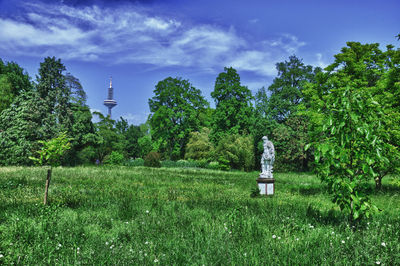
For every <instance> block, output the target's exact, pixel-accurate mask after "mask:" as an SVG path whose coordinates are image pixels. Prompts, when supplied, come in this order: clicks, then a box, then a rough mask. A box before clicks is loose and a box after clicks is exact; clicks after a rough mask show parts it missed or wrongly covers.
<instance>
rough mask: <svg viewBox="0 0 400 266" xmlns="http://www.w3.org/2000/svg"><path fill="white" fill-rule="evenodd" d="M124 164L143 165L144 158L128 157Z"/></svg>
mask: <svg viewBox="0 0 400 266" xmlns="http://www.w3.org/2000/svg"><path fill="white" fill-rule="evenodd" d="M124 165H126V166H133V167H135V166H144V160H143V159H142V158H136V159H129V160H127V161H125V163H124Z"/></svg>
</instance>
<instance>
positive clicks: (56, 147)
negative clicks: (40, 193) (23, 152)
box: [29, 133, 71, 205]
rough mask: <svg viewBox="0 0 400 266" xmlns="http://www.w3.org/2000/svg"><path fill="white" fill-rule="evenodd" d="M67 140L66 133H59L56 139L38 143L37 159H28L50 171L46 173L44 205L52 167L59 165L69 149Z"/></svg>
mask: <svg viewBox="0 0 400 266" xmlns="http://www.w3.org/2000/svg"><path fill="white" fill-rule="evenodd" d="M69 140H70V139H69V138H68V137H67V135H66V133H61V134H60V135H59V136H58V137H56V138H53V139H51V140H48V141H39V143H40V144H41V145H42V147H41V149H40V150H38V151H37V153H38V155H39V158H36V157H29V159H31V160H33V161H34V162H35V163H36V164H38V165H40V166H43V165H48V166H50V169H48V171H47V179H46V186H45V192H44V205H46V204H47V195H48V191H49V186H50V180H51V174H52V170H53V167H55V166H59V165H60V163H61V157H62V156H63V155H64V153H65V152H66V151H67V150H69V149H70V148H71V146H70V143H69Z"/></svg>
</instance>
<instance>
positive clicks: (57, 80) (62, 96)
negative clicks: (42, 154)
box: [36, 57, 73, 138]
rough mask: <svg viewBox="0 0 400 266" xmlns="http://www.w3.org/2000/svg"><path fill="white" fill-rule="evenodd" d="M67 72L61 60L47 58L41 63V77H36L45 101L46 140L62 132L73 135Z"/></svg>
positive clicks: (38, 89) (39, 91) (41, 96)
mask: <svg viewBox="0 0 400 266" xmlns="http://www.w3.org/2000/svg"><path fill="white" fill-rule="evenodd" d="M65 70H66V68H65V66H64V65H63V64H62V63H61V60H60V59H56V58H55V57H47V58H45V59H44V62H42V63H40V68H39V71H38V72H39V75H37V76H36V80H37V86H36V87H37V92H38V93H39V96H40V98H42V99H43V100H44V101H45V103H46V104H45V107H46V111H45V112H44V113H43V114H42V115H43V122H44V125H43V126H44V127H45V130H46V133H47V136H46V138H52V137H55V136H57V135H58V134H59V133H60V132H64V131H65V132H67V133H68V134H69V135H71V131H72V123H73V112H72V110H71V103H70V99H71V98H70V97H71V88H70V87H68V86H67V83H66V79H65V75H64V74H63V72H64V71H65Z"/></svg>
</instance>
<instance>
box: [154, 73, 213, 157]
mask: <svg viewBox="0 0 400 266" xmlns="http://www.w3.org/2000/svg"><path fill="white" fill-rule="evenodd" d="M149 107H150V112H151V115H150V117H149V121H150V126H151V137H152V139H153V141H154V142H155V143H158V144H159V145H158V146H159V147H158V151H159V152H161V153H163V154H164V156H165V157H167V158H171V159H180V158H183V156H184V153H185V146H186V143H187V141H188V138H189V133H190V132H192V131H196V130H198V129H200V127H201V124H200V120H199V114H200V113H201V112H202V111H203V110H204V109H205V108H206V107H208V102H207V101H206V100H205V99H204V97H203V96H202V95H201V92H200V90H198V89H196V88H194V87H193V86H192V85H191V84H190V83H189V81H187V80H183V79H181V78H171V77H169V78H166V79H164V80H162V81H160V82H158V84H157V85H156V88H155V89H154V96H153V97H152V98H151V99H149Z"/></svg>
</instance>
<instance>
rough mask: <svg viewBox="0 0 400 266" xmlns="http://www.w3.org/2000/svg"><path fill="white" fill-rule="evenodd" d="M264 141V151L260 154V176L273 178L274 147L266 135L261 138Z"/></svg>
mask: <svg viewBox="0 0 400 266" xmlns="http://www.w3.org/2000/svg"><path fill="white" fill-rule="evenodd" d="M262 140H263V141H264V152H263V154H262V156H261V174H260V178H273V176H272V168H273V167H272V166H273V164H274V161H275V148H274V144H272V142H271V141H269V140H268V137H267V136H264V137H263V138H262Z"/></svg>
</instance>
